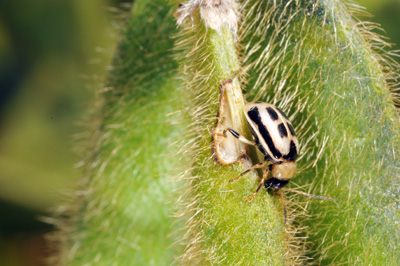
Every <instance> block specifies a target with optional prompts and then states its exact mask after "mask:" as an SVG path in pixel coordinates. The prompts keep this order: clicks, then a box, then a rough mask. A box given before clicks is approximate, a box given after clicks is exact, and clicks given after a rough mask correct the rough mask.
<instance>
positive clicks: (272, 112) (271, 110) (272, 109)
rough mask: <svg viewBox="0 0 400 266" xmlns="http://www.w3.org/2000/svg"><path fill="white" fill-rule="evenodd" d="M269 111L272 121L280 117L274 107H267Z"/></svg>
mask: <svg viewBox="0 0 400 266" xmlns="http://www.w3.org/2000/svg"><path fill="white" fill-rule="evenodd" d="M267 112H268V114H269V117H271V119H272V121H275V120H277V119H278V114H277V113H276V112H275V110H274V108H272V107H267Z"/></svg>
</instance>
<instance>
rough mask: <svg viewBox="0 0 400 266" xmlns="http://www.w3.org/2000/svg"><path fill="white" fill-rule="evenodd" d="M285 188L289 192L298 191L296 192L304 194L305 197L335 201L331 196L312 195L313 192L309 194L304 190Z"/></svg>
mask: <svg viewBox="0 0 400 266" xmlns="http://www.w3.org/2000/svg"><path fill="white" fill-rule="evenodd" d="M286 190H287V191H289V192H294V193H298V194H301V195H304V196H307V197H310V198H316V199H323V200H329V201H335V200H334V199H331V198H328V197H323V196H316V195H313V194H309V193H306V192H303V191H299V190H295V189H291V188H287V189H286Z"/></svg>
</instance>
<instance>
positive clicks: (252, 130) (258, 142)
mask: <svg viewBox="0 0 400 266" xmlns="http://www.w3.org/2000/svg"><path fill="white" fill-rule="evenodd" d="M249 128H250V131H251V134H252V135H253V136H254V141H255V142H256V145H257V147H258V149H259V150H260V151H261V152H262V154H264V155H265V156H268V153H267V151H266V150H264V148H263V146H261V144H260V140H259V139H258V136H257V134H256V133H255V132H254V129H253V128H252V127H251V126H250V125H249Z"/></svg>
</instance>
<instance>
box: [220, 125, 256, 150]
mask: <svg viewBox="0 0 400 266" xmlns="http://www.w3.org/2000/svg"><path fill="white" fill-rule="evenodd" d="M228 131H229V132H230V133H231V134H232V136H234V137H235V138H237V139H238V140H239V141H241V142H243V143H246V144H249V145H252V146H255V145H256V143H255V142H254V141H251V140H248V139H246V138H245V137H244V136H243V135H240V134H239V133H238V132H237V131H235V130H233V129H232V128H229V127H228V128H225V129H224V131H223V133H222V134H217V135H218V136H221V137H225V138H227V137H228V136H227V132H228Z"/></svg>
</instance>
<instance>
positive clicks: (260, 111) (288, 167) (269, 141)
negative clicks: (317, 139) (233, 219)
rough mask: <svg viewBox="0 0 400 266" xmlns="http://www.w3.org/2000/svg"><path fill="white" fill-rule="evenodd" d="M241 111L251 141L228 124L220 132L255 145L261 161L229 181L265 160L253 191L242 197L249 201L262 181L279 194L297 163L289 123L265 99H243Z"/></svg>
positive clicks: (297, 144)
mask: <svg viewBox="0 0 400 266" xmlns="http://www.w3.org/2000/svg"><path fill="white" fill-rule="evenodd" d="M244 112H245V117H246V121H247V123H248V125H249V128H250V131H251V133H252V135H253V138H254V141H252V140H248V139H246V138H245V137H244V136H243V135H241V134H239V133H238V132H237V131H235V130H234V129H232V128H227V129H225V130H224V131H223V136H224V137H227V132H230V133H231V134H232V135H233V136H234V137H235V138H237V139H238V140H239V141H241V142H244V143H246V144H249V145H254V146H257V148H258V149H259V150H260V152H261V153H262V154H263V155H264V162H262V163H258V164H255V165H253V166H252V167H250V168H249V169H247V170H246V171H244V172H243V173H241V174H240V175H239V176H238V177H236V178H233V179H231V180H230V182H234V181H237V180H239V179H240V178H241V177H243V176H244V175H245V174H247V173H249V172H250V171H252V170H254V169H257V168H262V167H264V166H266V165H267V164H268V167H267V169H266V171H264V173H263V177H262V178H261V180H260V183H259V185H258V187H257V189H256V191H255V192H254V193H253V194H252V195H251V196H250V197H249V198H248V199H247V200H246V201H251V200H252V199H253V198H254V196H255V195H256V194H257V193H258V191H259V190H260V189H261V187H262V186H263V185H264V186H265V188H267V189H273V190H274V192H275V193H276V194H278V195H279V193H278V191H279V190H280V189H281V188H283V187H285V186H286V185H287V184H288V183H289V181H290V179H292V178H293V176H294V174H295V171H296V167H297V164H296V159H297V157H298V152H299V142H298V140H297V137H296V134H295V132H294V129H293V126H292V124H291V123H290V121H289V119H288V117H287V116H286V115H285V113H283V112H282V111H281V110H280V109H278V108H277V107H276V106H274V105H272V104H269V103H264V102H250V103H247V104H246V105H245V107H244ZM269 173H270V176H269ZM288 190H289V191H291V192H296V193H300V194H303V195H306V196H310V197H314V198H319V199H326V200H331V201H333V199H330V198H326V197H322V196H315V195H311V194H308V193H305V192H301V191H297V190H293V189H288ZM282 200H283V195H282Z"/></svg>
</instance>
